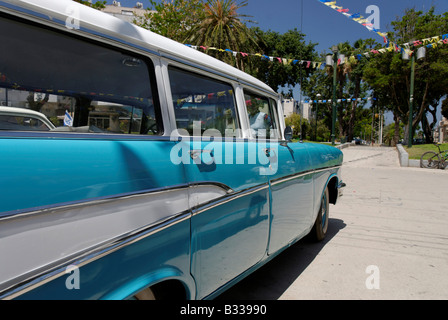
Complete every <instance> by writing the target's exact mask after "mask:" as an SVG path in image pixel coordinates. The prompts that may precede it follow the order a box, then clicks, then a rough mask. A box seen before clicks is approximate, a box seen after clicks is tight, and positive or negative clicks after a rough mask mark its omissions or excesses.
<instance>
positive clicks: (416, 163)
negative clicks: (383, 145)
mask: <svg viewBox="0 0 448 320" xmlns="http://www.w3.org/2000/svg"><path fill="white" fill-rule="evenodd" d="M397 150H398V158H399V160H400V166H401V167H413V168H421V167H420V160H416V159H409V154H408V153H407V152H406V150H404V148H403V146H402V145H401V144H397ZM446 168H448V166H447V167H445V168H444V169H443V170H446Z"/></svg>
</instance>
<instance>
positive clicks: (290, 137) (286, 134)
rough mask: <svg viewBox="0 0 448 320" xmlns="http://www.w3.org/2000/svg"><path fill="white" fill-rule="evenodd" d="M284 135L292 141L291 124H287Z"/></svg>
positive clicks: (287, 139)
mask: <svg viewBox="0 0 448 320" xmlns="http://www.w3.org/2000/svg"><path fill="white" fill-rule="evenodd" d="M283 135H284V137H285V140H286V141H291V140H292V128H291V127H290V126H286V128H285V131H284V133H283Z"/></svg>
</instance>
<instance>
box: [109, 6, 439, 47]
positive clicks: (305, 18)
mask: <svg viewBox="0 0 448 320" xmlns="http://www.w3.org/2000/svg"><path fill="white" fill-rule="evenodd" d="M119 1H120V0H119ZM120 2H121V5H122V6H130V7H132V6H134V5H135V3H136V2H137V0H121V1H120ZM140 2H142V3H143V6H144V7H145V8H147V7H149V5H150V4H149V1H148V0H140ZM237 2H238V0H237ZM111 3H112V1H111V0H108V4H111ZM336 4H337V5H338V6H341V7H344V8H345V9H349V13H351V14H355V13H359V14H360V15H362V16H363V17H364V18H368V17H369V16H370V15H371V13H370V12H367V13H366V9H367V7H369V6H371V5H375V6H377V7H378V9H379V18H380V19H379V20H380V21H379V30H380V31H384V32H387V31H388V30H389V29H390V22H391V21H394V20H396V17H397V16H399V17H401V16H403V14H404V10H405V8H413V7H415V8H416V9H417V10H422V11H428V9H429V8H430V7H431V6H432V5H433V6H435V7H436V13H437V14H441V13H444V12H448V1H447V0H336ZM302 8H303V10H302ZM240 13H242V14H247V15H250V16H252V17H251V18H250V19H251V20H254V21H256V22H257V24H256V26H258V27H260V28H261V29H262V30H265V31H267V30H272V31H276V32H279V33H284V32H286V31H288V30H292V29H294V28H296V29H297V30H302V32H303V33H304V34H306V40H307V42H312V43H317V44H318V46H317V47H316V49H317V51H318V52H322V51H325V52H328V51H329V48H330V47H331V46H332V45H333V44H337V43H339V42H345V41H349V42H350V43H353V42H354V41H356V40H358V39H367V38H373V39H376V40H378V41H382V38H381V37H380V36H378V35H377V34H376V33H375V32H372V31H369V30H368V29H367V28H365V27H364V26H362V25H361V24H359V23H357V22H355V21H353V20H351V19H349V18H347V17H345V16H344V15H342V14H341V13H339V12H336V11H335V10H333V9H331V8H330V7H328V6H326V5H324V4H323V3H321V2H320V1H319V0H275V1H274V0H248V5H247V6H246V7H244V8H243V9H241V10H240ZM249 25H251V24H249ZM229 49H231V48H229Z"/></svg>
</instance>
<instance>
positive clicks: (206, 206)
mask: <svg viewBox="0 0 448 320" xmlns="http://www.w3.org/2000/svg"><path fill="white" fill-rule="evenodd" d="M267 188H269V184H268V183H267V182H266V183H263V184H260V185H257V186H254V187H251V188H247V189H244V190H241V191H238V192H231V193H229V194H228V195H225V196H222V197H220V198H218V199H214V200H211V201H208V202H206V203H203V204H200V205H198V206H194V207H192V208H191V211H192V214H193V216H196V215H198V214H201V213H203V212H205V211H208V210H210V209H213V208H216V207H219V206H220V205H223V204H225V203H228V202H231V201H233V200H235V199H238V198H241V197H244V196H248V195H250V194H253V193H256V192H259V191H261V190H265V189H267Z"/></svg>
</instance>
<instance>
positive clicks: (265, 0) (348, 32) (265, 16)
mask: <svg viewBox="0 0 448 320" xmlns="http://www.w3.org/2000/svg"><path fill="white" fill-rule="evenodd" d="M118 1H120V0H118ZM335 1H336V5H338V6H340V7H343V8H344V9H349V13H350V14H355V13H359V14H360V15H361V16H363V17H364V18H368V17H370V16H371V14H372V13H371V11H369V12H366V9H367V8H368V7H369V6H372V5H373V6H377V8H378V9H379V21H378V22H379V28H377V29H379V31H381V32H387V31H389V30H392V29H391V25H390V23H391V22H392V21H394V20H397V17H402V16H403V15H404V12H405V9H406V8H415V9H416V10H421V11H424V12H426V11H428V10H429V9H430V8H431V7H432V6H434V7H435V8H436V12H435V13H436V14H443V13H444V12H448V0H335ZM120 2H121V5H122V6H129V7H133V6H134V5H135V3H136V2H137V0H121V1H120ZM139 2H142V3H143V6H144V7H145V8H147V7H149V6H150V4H149V1H148V0H139ZM237 2H240V1H238V0H237ZM111 3H112V0H108V4H111ZM240 13H241V14H246V15H249V16H251V17H250V18H248V19H250V20H254V21H256V22H257V24H256V26H258V27H259V28H261V29H262V30H265V31H267V30H272V31H276V32H279V33H285V32H287V31H288V30H293V29H294V28H296V29H297V30H301V31H302V32H303V33H304V34H305V35H306V38H305V39H306V42H311V43H316V44H317V46H316V50H317V51H318V52H319V53H320V52H330V47H331V46H332V45H334V44H338V43H340V42H345V41H349V42H350V43H351V44H353V43H354V42H355V41H356V40H358V39H368V38H373V39H376V40H377V41H379V42H382V41H383V39H382V38H381V37H380V36H379V35H378V34H377V33H375V32H373V31H369V30H368V29H367V28H366V27H364V26H362V25H361V24H359V23H357V22H355V21H353V20H351V19H349V18H347V17H346V16H344V15H343V14H341V13H339V12H337V11H335V10H333V9H332V8H330V7H328V6H326V5H325V4H323V3H321V2H320V1H319V0H248V5H247V6H246V7H244V8H243V9H241V10H240ZM373 22H375V21H373ZM378 22H377V23H378ZM248 25H249V26H252V24H248ZM447 33H448V30H447ZM430 36H436V35H428V37H430ZM228 49H232V48H228ZM293 89H294V91H293V93H294V98H295V99H297V100H300V99H304V97H303V96H302V95H301V93H300V90H299V88H298V86H296V87H295V88H293ZM286 91H287V90H286ZM305 98H306V97H305ZM438 118H441V115H440V110H439V114H438ZM386 121H387V122H390V121H391V119H390V115H388V117H387V120H386Z"/></svg>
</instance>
